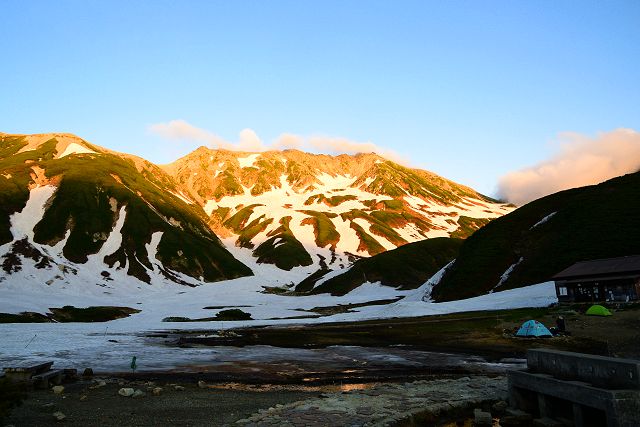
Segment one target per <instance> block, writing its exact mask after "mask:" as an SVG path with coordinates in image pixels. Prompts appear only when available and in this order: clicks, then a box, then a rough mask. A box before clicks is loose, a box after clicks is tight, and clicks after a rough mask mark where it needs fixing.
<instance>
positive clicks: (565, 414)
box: [508, 349, 640, 427]
mask: <svg viewBox="0 0 640 427" xmlns="http://www.w3.org/2000/svg"><path fill="white" fill-rule="evenodd" d="M639 373H640V361H637V360H629V359H617V358H613V357H602V356H593V355H588V354H581V353H570V352H566V351H556V350H542V349H535V350H529V351H528V352H527V370H525V371H510V372H509V373H508V379H509V402H510V404H511V406H513V407H515V408H518V409H521V410H523V411H525V412H528V413H530V414H532V415H533V416H534V418H535V417H537V419H538V420H539V424H540V425H553V423H554V422H560V423H563V424H565V425H573V426H576V427H590V426H594V427H595V426H597V427H604V426H606V427H638V426H640V381H639V380H638V377H639V375H638V374H639ZM545 423H546V424H545Z"/></svg>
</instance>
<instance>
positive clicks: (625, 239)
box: [432, 172, 640, 301]
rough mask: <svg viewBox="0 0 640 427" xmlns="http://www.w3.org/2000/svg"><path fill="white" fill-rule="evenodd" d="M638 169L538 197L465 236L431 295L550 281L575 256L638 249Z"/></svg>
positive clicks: (457, 294)
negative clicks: (580, 186)
mask: <svg viewBox="0 0 640 427" xmlns="http://www.w3.org/2000/svg"><path fill="white" fill-rule="evenodd" d="M638 224H640V172H639V173H634V174H629V175H625V176H622V177H618V178H614V179H611V180H609V181H606V182H604V183H602V184H599V185H595V186H589V187H582V188H577V189H573V190H568V191H562V192H559V193H556V194H552V195H550V196H547V197H543V198H541V199H538V200H535V201H533V202H531V203H529V204H527V205H525V206H522V207H520V208H518V209H517V210H515V211H514V212H512V213H510V214H508V215H506V216H503V217H502V218H499V219H497V220H495V221H492V222H491V223H489V224H488V225H486V226H485V227H483V228H482V229H481V230H479V231H477V232H476V233H475V234H473V235H472V236H471V237H470V238H468V239H467V240H466V241H465V242H464V244H463V245H462V247H461V249H460V254H459V255H458V257H457V258H456V261H455V262H454V263H453V265H452V266H450V267H449V268H448V269H447V271H446V273H445V274H444V276H443V277H442V279H441V280H440V282H439V284H438V285H437V286H435V288H434V290H433V293H432V297H433V298H434V299H435V300H437V301H448V300H455V299H460V298H466V297H470V296H475V295H479V294H483V293H487V292H492V291H502V290H506V289H512V288H518V287H522V286H526V285H530V284H534V283H540V282H545V281H548V280H550V278H551V277H552V276H553V275H554V274H556V273H558V272H560V271H561V270H563V269H565V268H566V267H568V266H570V265H571V264H573V263H575V262H577V261H583V260H590V259H597V258H609V257H618V256H625V255H637V254H640V226H638Z"/></svg>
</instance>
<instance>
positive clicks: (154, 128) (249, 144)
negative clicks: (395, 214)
mask: <svg viewBox="0 0 640 427" xmlns="http://www.w3.org/2000/svg"><path fill="white" fill-rule="evenodd" d="M149 131H150V132H152V133H155V134H157V135H160V136H161V137H163V138H166V139H170V140H184V141H195V142H198V143H202V144H205V145H208V146H209V147H211V148H221V149H225V150H232V151H249V152H259V151H267V150H286V149H297V150H312V151H318V152H322V153H327V154H343V153H344V154H355V153H376V154H379V155H380V156H382V157H385V158H387V159H389V160H393V161H395V162H398V163H403V164H407V162H406V161H404V160H403V159H402V158H401V157H400V156H399V155H398V154H397V153H395V152H394V151H392V150H387V149H384V148H382V147H378V146H377V145H376V144H373V143H371V142H357V141H351V140H349V139H346V138H336V137H327V136H311V137H307V138H305V137H303V136H300V135H295V134H290V133H283V134H282V135H280V136H279V137H278V138H277V139H276V140H275V141H273V142H272V143H271V144H265V143H264V141H262V140H261V139H260V137H259V136H258V135H257V134H256V133H255V132H254V131H253V130H252V129H243V130H242V131H240V134H239V137H238V141H237V142H229V141H225V140H224V139H223V138H221V137H219V136H218V135H216V134H214V133H212V132H210V131H208V130H205V129H202V128H199V127H196V126H193V125H192V124H190V123H188V122H186V121H185V120H171V121H169V122H167V123H156V124H153V125H151V126H149Z"/></svg>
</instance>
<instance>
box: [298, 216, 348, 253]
mask: <svg viewBox="0 0 640 427" xmlns="http://www.w3.org/2000/svg"><path fill="white" fill-rule="evenodd" d="M302 213H304V214H305V215H309V217H308V218H305V219H304V220H302V224H303V225H304V224H309V225H312V226H313V233H314V235H315V237H316V245H318V246H319V247H321V248H324V247H325V246H327V245H330V247H331V248H332V249H335V247H336V245H337V244H338V241H340V233H338V231H337V230H336V226H335V225H334V224H333V222H332V221H331V218H335V217H336V216H337V215H336V214H333V213H330V212H316V211H302Z"/></svg>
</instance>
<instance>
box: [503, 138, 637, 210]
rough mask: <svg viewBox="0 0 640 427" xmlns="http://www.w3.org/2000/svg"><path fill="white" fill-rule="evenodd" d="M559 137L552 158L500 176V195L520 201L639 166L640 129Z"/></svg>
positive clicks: (526, 201) (588, 182) (614, 174)
mask: <svg viewBox="0 0 640 427" xmlns="http://www.w3.org/2000/svg"><path fill="white" fill-rule="evenodd" d="M560 139H561V141H562V144H561V146H560V151H559V152H558V153H557V154H555V155H554V156H553V157H552V158H551V159H549V160H546V161H544V162H541V163H539V164H537V165H535V166H531V167H528V168H525V169H522V170H519V171H515V172H510V173H508V174H507V175H505V176H504V177H502V178H501V179H500V182H499V193H500V196H501V197H503V198H505V199H506V200H508V201H510V202H512V203H515V204H517V205H522V204H525V203H528V202H530V201H532V200H535V199H538V198H540V197H543V196H546V195H548V194H551V193H555V192H558V191H561V190H566V189H569V188H575V187H582V186H585V185H592V184H597V183H600V182H603V181H606V180H607V179H610V178H614V177H616V176H620V175H624V174H627V173H632V172H637V171H638V170H640V133H638V132H636V131H634V130H632V129H616V130H614V131H611V132H603V133H600V134H598V135H597V137H595V138H589V137H586V136H584V135H580V134H577V133H563V134H561V135H560Z"/></svg>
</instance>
